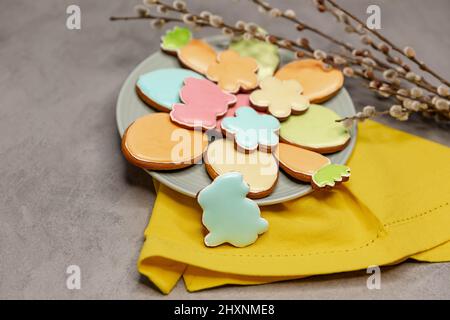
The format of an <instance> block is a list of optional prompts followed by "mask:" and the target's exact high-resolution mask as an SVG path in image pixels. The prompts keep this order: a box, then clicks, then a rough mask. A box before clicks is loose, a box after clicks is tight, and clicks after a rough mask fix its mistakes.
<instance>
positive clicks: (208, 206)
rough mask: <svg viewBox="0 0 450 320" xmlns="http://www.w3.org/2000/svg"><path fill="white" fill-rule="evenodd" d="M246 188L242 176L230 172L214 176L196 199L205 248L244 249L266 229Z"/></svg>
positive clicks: (267, 226) (265, 224) (264, 221)
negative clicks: (199, 211)
mask: <svg viewBox="0 0 450 320" xmlns="http://www.w3.org/2000/svg"><path fill="white" fill-rule="evenodd" d="M248 192H249V186H248V185H247V184H246V183H245V182H244V180H243V177H242V174H240V173H238V172H230V173H226V174H224V175H221V176H218V177H217V178H216V179H215V180H214V181H213V183H211V184H210V185H209V186H207V187H206V188H204V189H203V190H202V191H200V193H199V194H198V196H197V201H198V203H199V204H200V206H201V207H202V209H203V217H202V223H203V225H204V226H205V227H206V228H207V229H208V231H209V233H208V234H207V235H206V237H205V239H204V242H205V245H206V246H208V247H215V246H218V245H221V244H223V243H226V242H227V243H230V244H231V245H233V246H235V247H246V246H248V245H251V244H252V243H254V242H255V241H256V240H257V239H258V235H260V234H262V233H264V232H266V231H267V229H268V228H269V223H268V222H267V220H265V219H263V218H261V212H260V210H259V207H258V205H257V204H256V203H255V202H254V201H253V200H250V199H248V198H246V195H247V193H248Z"/></svg>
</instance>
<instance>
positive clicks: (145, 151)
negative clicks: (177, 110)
mask: <svg viewBox="0 0 450 320" xmlns="http://www.w3.org/2000/svg"><path fill="white" fill-rule="evenodd" d="M207 146H208V138H207V136H206V134H204V133H202V132H201V131H194V130H187V129H184V128H181V127H179V126H177V125H176V124H174V123H173V122H172V121H171V120H170V116H169V114H167V113H152V114H149V115H146V116H143V117H141V118H139V119H137V120H136V121H134V122H133V123H132V124H131V125H130V126H129V127H128V128H127V130H126V131H125V133H124V135H123V137H122V153H123V154H124V155H125V158H126V159H127V160H128V161H129V162H130V163H132V164H134V165H135V166H138V167H141V168H144V169H150V170H175V169H181V168H185V167H188V166H190V165H192V164H194V163H196V162H198V161H199V160H201V158H202V155H203V152H204V151H205V150H206V148H207Z"/></svg>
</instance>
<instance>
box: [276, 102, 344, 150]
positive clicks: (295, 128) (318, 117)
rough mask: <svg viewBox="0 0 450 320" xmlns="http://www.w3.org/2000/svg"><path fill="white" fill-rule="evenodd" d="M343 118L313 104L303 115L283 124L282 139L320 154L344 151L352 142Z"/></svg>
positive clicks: (281, 129)
mask: <svg viewBox="0 0 450 320" xmlns="http://www.w3.org/2000/svg"><path fill="white" fill-rule="evenodd" d="M340 118H341V117H340V116H339V115H337V114H336V113H335V112H334V111H333V110H330V109H328V108H325V107H322V106H320V105H316V104H312V105H310V106H309V109H308V111H306V112H305V113H304V114H302V115H298V116H294V115H292V116H290V117H289V119H287V120H286V121H284V122H282V123H281V128H280V138H281V140H282V141H283V142H287V143H290V144H293V145H297V146H299V147H302V148H305V149H309V150H312V151H316V152H319V153H332V152H336V151H339V150H342V149H344V148H345V147H346V145H347V144H348V142H349V141H350V133H349V131H348V130H347V129H346V128H345V127H344V125H343V124H342V122H336V120H337V119H340Z"/></svg>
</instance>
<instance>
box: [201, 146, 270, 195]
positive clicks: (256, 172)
mask: <svg viewBox="0 0 450 320" xmlns="http://www.w3.org/2000/svg"><path fill="white" fill-rule="evenodd" d="M204 160H205V167H206V170H207V172H208V174H209V175H210V177H211V178H213V179H214V178H216V177H217V176H219V175H222V174H224V173H227V172H240V173H241V174H242V175H243V176H244V181H245V182H246V183H247V184H248V185H249V186H250V191H249V194H248V197H249V198H252V199H258V198H263V197H265V196H267V195H269V194H270V193H271V192H272V191H273V189H274V188H275V185H276V182H277V179H278V164H277V161H276V159H275V157H274V156H273V155H272V154H271V153H266V152H262V151H255V152H252V153H243V152H239V151H237V150H236V148H235V147H234V143H233V141H231V140H227V139H219V140H215V141H214V142H212V143H210V144H209V146H208V150H207V151H206V152H205V154H204Z"/></svg>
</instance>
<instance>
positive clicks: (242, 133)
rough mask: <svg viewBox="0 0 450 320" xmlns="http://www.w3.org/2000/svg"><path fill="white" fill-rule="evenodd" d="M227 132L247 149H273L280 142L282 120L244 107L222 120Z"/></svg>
mask: <svg viewBox="0 0 450 320" xmlns="http://www.w3.org/2000/svg"><path fill="white" fill-rule="evenodd" d="M222 130H223V131H225V134H231V135H233V136H234V139H235V141H236V144H237V146H238V147H239V148H241V149H244V150H246V151H254V150H256V149H257V148H258V147H259V149H260V150H272V149H274V148H275V147H276V146H277V145H278V142H279V138H278V131H279V130H280V122H279V121H278V120H277V119H276V118H275V117H272V116H271V115H267V114H259V113H258V112H256V110H254V109H253V108H251V107H242V108H239V109H238V110H237V111H236V116H235V117H227V118H225V119H223V120H222Z"/></svg>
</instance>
